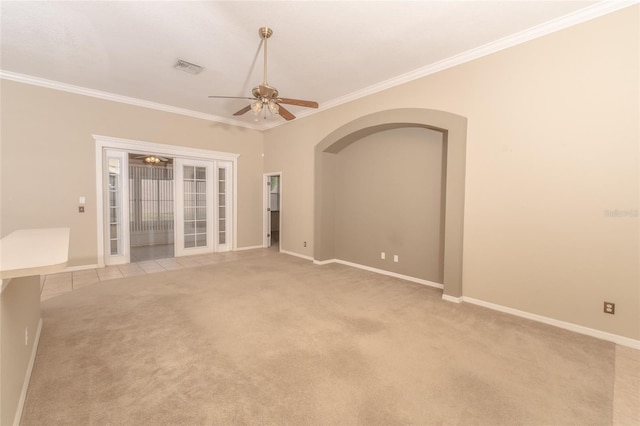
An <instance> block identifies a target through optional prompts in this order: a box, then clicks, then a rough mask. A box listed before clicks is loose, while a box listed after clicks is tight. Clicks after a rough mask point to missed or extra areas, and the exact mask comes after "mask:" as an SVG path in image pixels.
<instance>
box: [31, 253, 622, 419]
mask: <svg viewBox="0 0 640 426" xmlns="http://www.w3.org/2000/svg"><path fill="white" fill-rule="evenodd" d="M239 253H240V252H239ZM42 315H43V319H44V326H43V331H42V336H41V340H40V348H39V351H38V355H37V359H36V364H35V367H34V371H33V375H32V378H31V384H30V388H29V391H28V395H27V400H26V405H25V411H24V414H23V418H22V419H23V421H22V424H24V425H103V424H105V425H106V424H119V425H120V424H122V425H235V424H241V425H244V424H246V425H410V424H413V425H432V424H434V425H450V424H451V425H454V424H463V425H607V424H611V421H612V395H613V378H614V355H615V354H614V345H613V344H611V343H607V342H604V341H601V340H597V339H593V338H590V337H587V336H583V335H579V334H575V333H571V332H568V331H564V330H561V329H557V328H554V327H550V326H546V325H544V324H539V323H536V322H532V321H528V320H524V319H521V318H517V317H513V316H510V315H505V314H501V313H497V312H493V311H490V310H487V309H484V308H480V307H477V306H472V305H467V304H461V305H458V304H454V303H449V302H445V301H442V300H441V292H440V291H438V290H435V289H431V288H429V287H425V286H421V285H418V284H413V283H409V282H406V281H402V280H399V279H394V278H390V277H386V276H381V275H377V274H374V273H369V272H366V271H362V270H358V269H353V268H349V267H346V266H342V265H326V266H315V265H313V264H312V263H311V262H309V261H305V260H302V259H298V258H295V257H291V256H287V255H281V254H278V253H274V252H273V251H269V250H254V251H250V252H244V253H243V254H238V255H235V256H228V257H225V258H223V260H222V261H220V262H219V263H217V264H214V265H210V266H202V267H197V268H191V269H183V270H179V271H172V272H164V273H158V274H150V275H144V276H137V277H130V278H123V279H117V280H113V281H106V282H101V283H97V284H95V285H92V286H88V287H85V288H81V289H79V290H76V291H73V292H72V293H67V294H65V295H63V296H59V297H55V298H52V299H49V300H47V301H45V302H43V304H42Z"/></svg>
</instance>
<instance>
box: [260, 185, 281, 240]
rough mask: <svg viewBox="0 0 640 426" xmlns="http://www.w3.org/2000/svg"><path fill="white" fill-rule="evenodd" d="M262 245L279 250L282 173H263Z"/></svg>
mask: <svg viewBox="0 0 640 426" xmlns="http://www.w3.org/2000/svg"><path fill="white" fill-rule="evenodd" d="M264 201H265V216H264V235H265V240H264V246H265V247H271V248H273V249H275V250H278V251H279V250H280V241H281V238H282V235H281V234H280V215H281V206H282V173H270V174H265V175H264Z"/></svg>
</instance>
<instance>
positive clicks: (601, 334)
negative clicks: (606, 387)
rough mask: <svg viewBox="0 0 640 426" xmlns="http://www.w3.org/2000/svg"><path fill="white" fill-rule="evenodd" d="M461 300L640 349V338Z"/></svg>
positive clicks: (471, 300)
mask: <svg viewBox="0 0 640 426" xmlns="http://www.w3.org/2000/svg"><path fill="white" fill-rule="evenodd" d="M462 301H463V302H466V303H472V304H474V305H478V306H482V307H485V308H489V309H493V310H495V311H500V312H504V313H507V314H511V315H515V316H518V317H522V318H527V319H530V320H533V321H537V322H541V323H544V324H548V325H553V326H555V327H559V328H563V329H565V330H569V331H573V332H576V333H580V334H585V335H587V336H591V337H595V338H598V339H602V340H607V341H609V342H613V343H615V344H618V345H621V346H627V347H629V348H632V349H638V350H640V340H635V339H631V338H629V337H624V336H620V335H618V334H613V333H607V332H606V331H600V330H596V329H595V328H589V327H584V326H582V325H578V324H573V323H570V322H566V321H560V320H557V319H554V318H549V317H545V316H542V315H537V314H532V313H530V312H526V311H521V310H518V309H513V308H509V307H507V306H502V305H497V304H495V303H491V302H485V301H484V300H479V299H474V298H473V297H467V296H463V297H462Z"/></svg>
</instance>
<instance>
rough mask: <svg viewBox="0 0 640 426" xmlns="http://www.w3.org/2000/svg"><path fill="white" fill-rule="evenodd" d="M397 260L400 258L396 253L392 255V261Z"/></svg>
mask: <svg viewBox="0 0 640 426" xmlns="http://www.w3.org/2000/svg"><path fill="white" fill-rule="evenodd" d="M399 260H400V259H399V258H398V255H397V254H394V255H393V261H394V262H396V263H398V261H399Z"/></svg>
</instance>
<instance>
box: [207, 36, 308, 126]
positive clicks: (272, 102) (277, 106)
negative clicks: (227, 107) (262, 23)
mask: <svg viewBox="0 0 640 426" xmlns="http://www.w3.org/2000/svg"><path fill="white" fill-rule="evenodd" d="M258 34H259V35H260V38H261V39H262V40H264V80H263V82H262V84H260V85H259V86H256V87H254V88H253V90H252V91H251V94H252V95H253V97H252V98H249V97H242V96H209V97H210V98H225V99H249V100H251V101H253V102H252V103H251V104H249V105H247V106H246V107H244V108H242V109H241V110H240V111H238V112H236V113H234V114H233V115H242V114H244V113H246V112H248V111H253V112H254V114H255V115H256V116H257V115H259V114H260V112H262V111H263V110H264V112H265V114H266V111H267V110H269V111H270V112H271V113H272V114H280V116H281V117H282V118H284V119H285V120H287V121H289V120H293V119H294V118H296V116H295V115H293V114H292V113H291V112H290V111H289V110H288V109H286V108H285V107H284V106H282V104H286V105H296V106H302V107H307V108H318V103H317V102H314V101H303V100H300V99H291V98H281V97H280V96H278V89H276V88H275V87H273V86H270V85H269V83H268V82H267V39H268V38H269V37H271V35H272V34H273V30H272V29H271V28H268V27H261V28H260V29H259V30H258ZM265 118H266V115H265Z"/></svg>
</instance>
